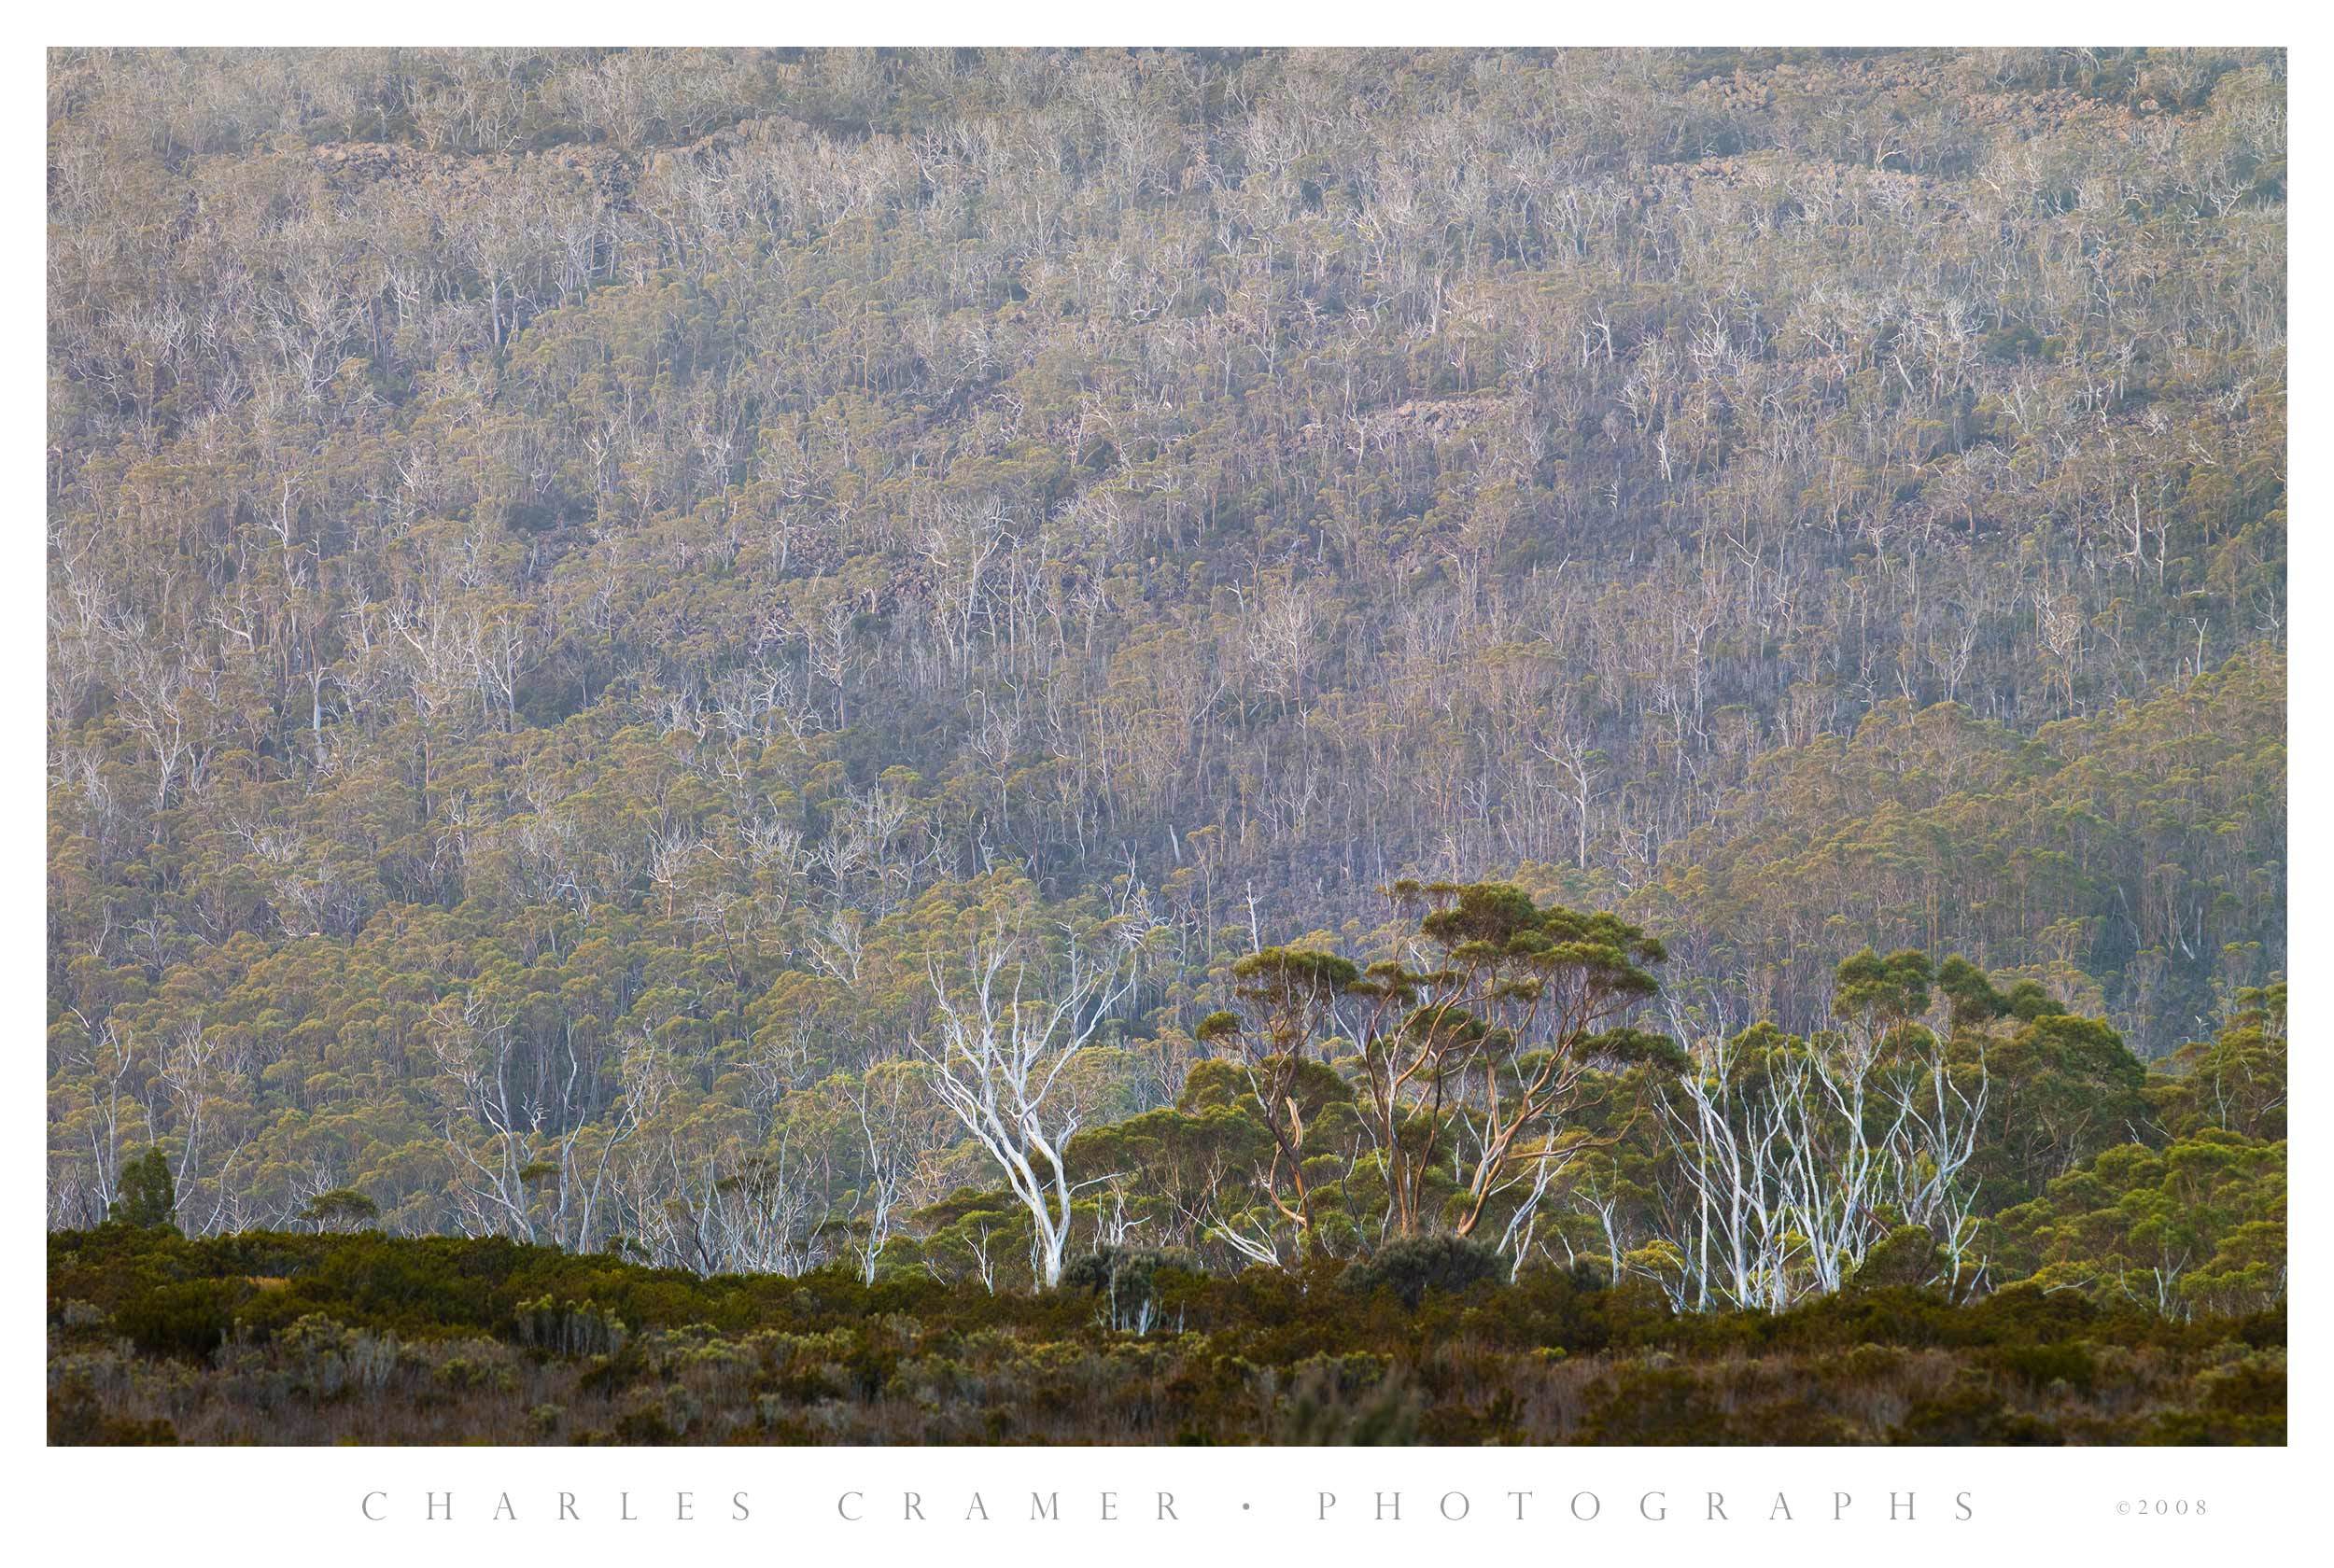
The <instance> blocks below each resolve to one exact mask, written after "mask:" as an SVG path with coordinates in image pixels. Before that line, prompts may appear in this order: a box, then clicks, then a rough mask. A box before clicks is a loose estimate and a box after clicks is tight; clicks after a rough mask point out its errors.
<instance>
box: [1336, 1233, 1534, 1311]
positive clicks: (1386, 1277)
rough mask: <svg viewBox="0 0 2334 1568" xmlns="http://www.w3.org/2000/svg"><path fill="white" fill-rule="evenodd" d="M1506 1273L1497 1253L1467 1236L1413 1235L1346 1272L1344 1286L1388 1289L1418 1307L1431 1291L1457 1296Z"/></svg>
mask: <svg viewBox="0 0 2334 1568" xmlns="http://www.w3.org/2000/svg"><path fill="white" fill-rule="evenodd" d="M1505 1272H1506V1268H1505V1266H1503V1265H1502V1264H1501V1263H1500V1261H1499V1255H1498V1254H1497V1253H1495V1252H1493V1251H1492V1250H1491V1248H1489V1247H1487V1246H1485V1245H1484V1244H1483V1243H1482V1242H1481V1241H1475V1240H1470V1239H1468V1238H1466V1237H1464V1236H1414V1237H1410V1238H1407V1239H1402V1240H1399V1241H1389V1242H1387V1243H1386V1244H1385V1246H1383V1247H1380V1248H1379V1249H1378V1250H1377V1251H1376V1252H1374V1253H1371V1255H1370V1256H1369V1258H1368V1259H1367V1260H1366V1261H1364V1262H1361V1263H1357V1264H1355V1265H1354V1266H1353V1267H1351V1268H1348V1269H1347V1270H1346V1271H1345V1276H1344V1283H1345V1285H1346V1287H1347V1288H1348V1289H1350V1290H1355V1291H1360V1292H1364V1293H1367V1292H1371V1291H1381V1290H1382V1291H1385V1292H1388V1293H1389V1294H1391V1295H1393V1297H1394V1298H1395V1299H1396V1300H1398V1301H1399V1302H1400V1303H1401V1304H1402V1305H1403V1306H1404V1307H1406V1308H1412V1309H1415V1308H1416V1307H1417V1306H1418V1304H1419V1303H1420V1302H1421V1301H1423V1300H1424V1299H1425V1298H1426V1295H1427V1292H1429V1291H1437V1292H1440V1293H1441V1294H1442V1295H1462V1294H1464V1293H1465V1292H1466V1291H1468V1290H1469V1288H1470V1287H1472V1286H1474V1285H1477V1284H1480V1283H1482V1282H1483V1281H1486V1280H1494V1279H1497V1278H1498V1277H1499V1276H1500V1275H1502V1274H1504V1273H1505Z"/></svg>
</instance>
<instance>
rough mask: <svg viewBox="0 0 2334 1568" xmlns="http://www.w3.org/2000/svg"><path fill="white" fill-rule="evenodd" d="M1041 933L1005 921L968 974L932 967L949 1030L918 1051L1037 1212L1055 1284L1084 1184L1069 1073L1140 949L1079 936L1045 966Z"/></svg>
mask: <svg viewBox="0 0 2334 1568" xmlns="http://www.w3.org/2000/svg"><path fill="white" fill-rule="evenodd" d="M1033 941H1034V938H1033V937H1032V936H1030V935H1028V934H1025V933H1024V932H1022V931H1018V930H1016V929H1014V928H1012V927H1009V926H1007V925H1006V924H1005V922H1004V921H1002V920H1000V921H998V922H997V923H995V924H993V925H992V926H991V927H990V929H989V930H987V931H984V932H983V933H982V934H981V935H980V936H978V937H977V938H976V939H975V941H974V942H973V945H972V947H971V950H970V952H969V953H968V955H967V960H966V964H965V973H966V975H967V976H968V978H967V979H966V980H965V981H963V982H953V981H951V980H950V979H949V976H948V975H947V974H945V973H943V972H942V970H941V968H940V966H939V964H938V963H937V962H935V963H933V964H932V966H931V969H930V974H931V981H932V989H933V994H934V996H935V998H936V999H937V1001H938V1003H939V1015H938V1020H937V1035H938V1038H937V1040H936V1041H919V1042H918V1049H919V1051H920V1052H921V1054H922V1055H923V1057H924V1058H925V1059H926V1060H927V1061H928V1062H930V1063H931V1065H932V1070H933V1086H934V1088H935V1091H936V1092H937V1093H938V1095H939V1097H940V1100H941V1103H942V1104H944V1105H945V1106H947V1107H948V1109H949V1112H950V1113H952V1114H953V1115H954V1116H955V1117H956V1119H957V1120H958V1121H959V1122H961V1123H963V1127H964V1129H965V1130H966V1131H967V1132H969V1133H970V1134H971V1135H972V1136H973V1138H974V1140H975V1141H977V1143H979V1145H980V1147H981V1149H982V1150H983V1152H985V1153H986V1154H987V1155H988V1156H989V1158H990V1159H991V1161H993V1162H994V1163H995V1164H996V1166H997V1168H998V1169H1000V1170H1001V1171H1003V1172H1004V1174H1005V1184H1006V1185H1007V1186H1008V1187H1009V1188H1011V1190H1012V1193H1013V1196H1014V1197H1015V1198H1016V1199H1018V1200H1019V1203H1020V1204H1021V1206H1022V1208H1024V1209H1025V1210H1027V1211H1028V1212H1029V1217H1030V1224H1031V1226H1032V1232H1033V1234H1032V1238H1031V1242H1030V1262H1031V1269H1032V1272H1033V1274H1035V1275H1036V1277H1037V1279H1038V1280H1039V1281H1040V1282H1041V1283H1043V1284H1044V1285H1045V1287H1046V1288H1047V1289H1048V1290H1050V1289H1052V1288H1053V1287H1054V1286H1055V1285H1057V1284H1059V1283H1061V1281H1062V1258H1063V1254H1064V1253H1065V1252H1066V1250H1067V1249H1068V1246H1069V1240H1070V1227H1071V1220H1072V1204H1073V1198H1074V1194H1075V1192H1076V1188H1075V1186H1074V1185H1073V1183H1071V1180H1070V1175H1069V1172H1068V1170H1067V1169H1065V1168H1064V1166H1063V1163H1062V1153H1063V1150H1064V1149H1065V1148H1066V1147H1067V1146H1068V1144H1069V1141H1070V1139H1071V1138H1072V1137H1073V1136H1074V1135H1075V1134H1076V1132H1077V1130H1078V1127H1080V1125H1081V1124H1082V1121H1083V1107H1081V1106H1080V1104H1079V1103H1078V1098H1077V1096H1076V1094H1075V1093H1073V1092H1071V1086H1070V1085H1069V1084H1068V1083H1067V1082H1065V1080H1064V1078H1063V1072H1064V1070H1065V1069H1067V1068H1068V1067H1069V1065H1070V1063H1071V1061H1072V1060H1073V1059H1075V1058H1076V1056H1077V1054H1078V1053H1079V1052H1080V1051H1081V1050H1083V1049H1084V1048H1085V1047H1086V1046H1087V1045H1088V1044H1089V1043H1090V1042H1091V1041H1092V1040H1093V1038H1094V1035H1095V1033H1096V1031H1097V1030H1099V1029H1101V1028H1102V1025H1103V1021H1104V1019H1105V1018H1106V1017H1108V1016H1109V1015H1110V1013H1111V1010H1112V1009H1113V1008H1115V1007H1116V1006H1117V1005H1118V1003H1119V1002H1120V1001H1123V1000H1125V998H1126V996H1127V994H1128V992H1129V991H1131V990H1132V988H1133V986H1134V979H1135V966H1134V961H1133V959H1134V952H1135V945H1134V944H1132V943H1129V942H1127V941H1125V940H1123V939H1122V938H1121V936H1120V933H1118V932H1115V931H1111V930H1110V929H1109V928H1107V927H1106V928H1104V931H1102V932H1100V933H1097V938H1096V940H1094V941H1081V940H1080V939H1079V938H1078V937H1077V936H1076V934H1075V933H1072V934H1071V935H1070V936H1069V938H1068V939H1067V940H1066V941H1065V942H1064V944H1063V945H1062V950H1061V954H1060V956H1059V958H1058V959H1055V960H1053V961H1051V962H1045V961H1042V960H1041V959H1038V958H1037V956H1036V955H1034V954H1032V953H1030V952H1029V951H1028V948H1029V946H1030V945H1031V944H1032V943H1033Z"/></svg>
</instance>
